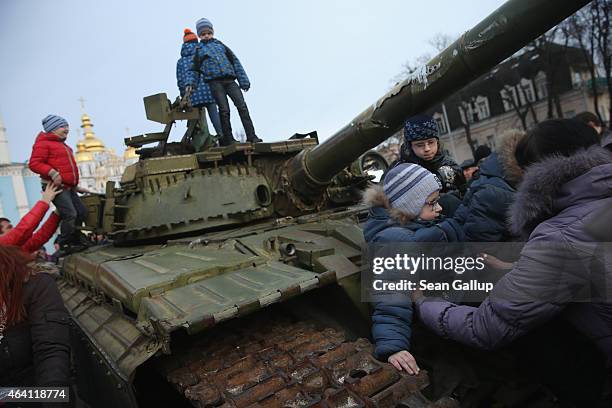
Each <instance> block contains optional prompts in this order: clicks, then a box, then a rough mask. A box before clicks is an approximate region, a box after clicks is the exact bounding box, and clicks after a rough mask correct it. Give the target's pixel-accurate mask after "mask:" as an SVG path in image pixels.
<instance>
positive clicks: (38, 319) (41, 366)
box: [0, 273, 72, 406]
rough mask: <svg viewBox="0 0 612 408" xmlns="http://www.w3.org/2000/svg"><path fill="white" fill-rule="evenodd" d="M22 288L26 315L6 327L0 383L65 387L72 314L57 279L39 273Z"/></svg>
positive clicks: (0, 345)
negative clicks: (58, 287)
mask: <svg viewBox="0 0 612 408" xmlns="http://www.w3.org/2000/svg"><path fill="white" fill-rule="evenodd" d="M23 290H24V293H23V296H24V305H25V311H26V319H25V320H24V321H23V322H21V323H19V324H17V325H15V326H12V327H9V328H7V329H6V330H5V332H4V338H3V339H2V341H1V342H0V386H17V385H18V386H55V387H60V386H63V387H66V386H68V385H69V383H70V331H69V316H68V312H67V311H66V308H65V307H64V303H63V301H62V298H61V296H60V294H59V291H58V289H57V285H56V284H55V280H54V279H53V278H52V277H51V276H50V275H47V274H46V273H38V274H36V275H34V276H32V277H31V278H30V279H29V280H28V282H26V283H25V284H24V286H23ZM71 397H72V396H71ZM62 406H66V404H63V405H62Z"/></svg>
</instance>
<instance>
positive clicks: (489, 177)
mask: <svg viewBox="0 0 612 408" xmlns="http://www.w3.org/2000/svg"><path fill="white" fill-rule="evenodd" d="M515 191H516V190H515V189H514V187H512V186H511V185H510V183H508V181H506V175H505V173H504V169H503V167H502V164H501V162H500V159H499V157H498V155H497V153H492V154H491V155H490V156H489V157H487V158H486V159H485V161H484V163H483V164H482V165H481V166H480V172H479V176H478V178H477V179H475V180H473V182H472V183H471V184H470V188H469V189H468V191H467V193H466V194H465V197H463V202H462V203H461V205H460V206H459V208H458V209H457V211H456V212H455V214H454V215H453V218H454V219H455V220H456V221H457V222H458V223H459V224H461V226H462V227H463V232H464V234H465V238H466V240H467V241H472V242H500V241H507V240H509V239H510V238H511V234H510V231H509V228H508V225H507V222H506V220H507V218H508V209H509V208H510V204H512V200H513V198H514V193H515Z"/></svg>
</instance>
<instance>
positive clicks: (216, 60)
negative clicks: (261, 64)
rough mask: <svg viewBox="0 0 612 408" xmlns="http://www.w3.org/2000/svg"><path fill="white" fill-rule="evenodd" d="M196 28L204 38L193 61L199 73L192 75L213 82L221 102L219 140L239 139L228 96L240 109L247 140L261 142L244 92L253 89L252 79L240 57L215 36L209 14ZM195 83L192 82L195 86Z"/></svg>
mask: <svg viewBox="0 0 612 408" xmlns="http://www.w3.org/2000/svg"><path fill="white" fill-rule="evenodd" d="M196 30H197V31H196V33H197V35H198V37H199V38H200V44H199V46H198V48H197V50H196V52H195V56H194V59H193V61H194V63H193V64H192V70H193V71H195V72H196V74H195V75H191V77H192V78H199V81H205V82H206V83H207V84H208V85H209V86H210V89H211V91H212V94H213V96H214V98H215V101H216V102H217V105H218V106H219V116H220V117H221V130H222V132H223V136H222V137H221V139H220V141H219V142H220V144H221V145H222V146H227V145H230V144H232V143H236V142H237V140H235V139H234V137H233V136H232V125H231V122H230V107H229V102H228V100H227V97H228V96H229V97H230V98H231V99H232V101H233V102H234V105H235V106H236V109H237V110H238V114H239V115H240V120H241V121H242V126H243V127H244V131H245V132H246V138H247V141H248V142H252V143H257V142H261V141H262V140H261V139H260V138H258V137H257V135H256V134H255V128H254V126H253V121H252V120H251V115H250V113H249V109H248V108H247V104H246V102H245V101H244V96H243V95H242V91H244V92H246V91H248V90H249V89H250V87H251V82H250V81H249V78H248V77H247V74H246V72H245V70H244V68H243V67H242V64H241V63H240V61H239V60H238V57H236V55H235V54H234V53H233V52H232V50H230V49H229V48H228V47H227V46H226V45H225V44H223V43H222V42H221V41H219V40H218V39H216V38H214V30H213V25H212V23H211V22H210V21H209V20H207V19H205V18H201V19H200V20H198V21H197V22H196ZM236 80H238V83H236ZM195 85H196V84H192V85H191V86H192V87H193V86H195ZM241 90H242V91H241Z"/></svg>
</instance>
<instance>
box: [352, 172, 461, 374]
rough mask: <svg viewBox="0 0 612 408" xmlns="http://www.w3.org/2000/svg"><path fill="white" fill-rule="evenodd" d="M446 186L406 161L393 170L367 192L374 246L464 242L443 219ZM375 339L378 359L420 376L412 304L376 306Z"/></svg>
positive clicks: (368, 231)
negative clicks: (413, 351)
mask: <svg viewBox="0 0 612 408" xmlns="http://www.w3.org/2000/svg"><path fill="white" fill-rule="evenodd" d="M441 188H442V185H441V183H440V181H439V180H438V178H437V177H436V176H435V175H434V174H432V173H431V172H429V171H428V170H426V169H425V168H423V167H421V166H419V165H417V164H413V163H400V164H398V165H397V166H395V167H393V168H392V169H391V170H389V171H388V172H387V174H386V176H385V179H384V182H383V186H382V187H381V186H375V187H371V188H369V189H368V190H366V192H365V194H364V201H365V203H366V204H368V205H369V206H370V211H369V214H368V220H367V221H366V223H365V225H364V228H363V235H364V238H365V240H366V242H368V243H398V242H452V241H461V240H463V232H462V230H461V227H460V226H459V224H458V223H457V222H456V221H455V220H453V219H446V220H442V221H440V220H438V216H439V215H440V211H442V207H441V206H440V204H438V199H439V197H440V189H441ZM373 309H374V311H373V314H372V338H373V339H374V343H375V348H374V356H375V357H376V358H377V359H379V360H381V361H386V362H389V363H391V364H392V365H393V366H394V367H395V368H396V369H397V370H398V371H404V372H406V373H408V374H412V375H415V374H418V373H419V370H420V369H419V366H418V365H417V362H416V360H415V358H414V356H413V355H412V354H411V353H410V351H409V350H410V346H411V342H410V340H411V334H412V333H411V322H412V302H411V301H410V299H409V298H408V297H406V298H405V299H398V300H397V301H392V302H389V301H380V302H374V303H373Z"/></svg>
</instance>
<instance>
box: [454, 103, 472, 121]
mask: <svg viewBox="0 0 612 408" xmlns="http://www.w3.org/2000/svg"><path fill="white" fill-rule="evenodd" d="M462 105H463V106H459V108H458V109H459V115H460V116H461V122H462V123H464V124H467V123H469V124H472V123H474V113H473V111H472V105H471V104H468V103H462Z"/></svg>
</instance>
